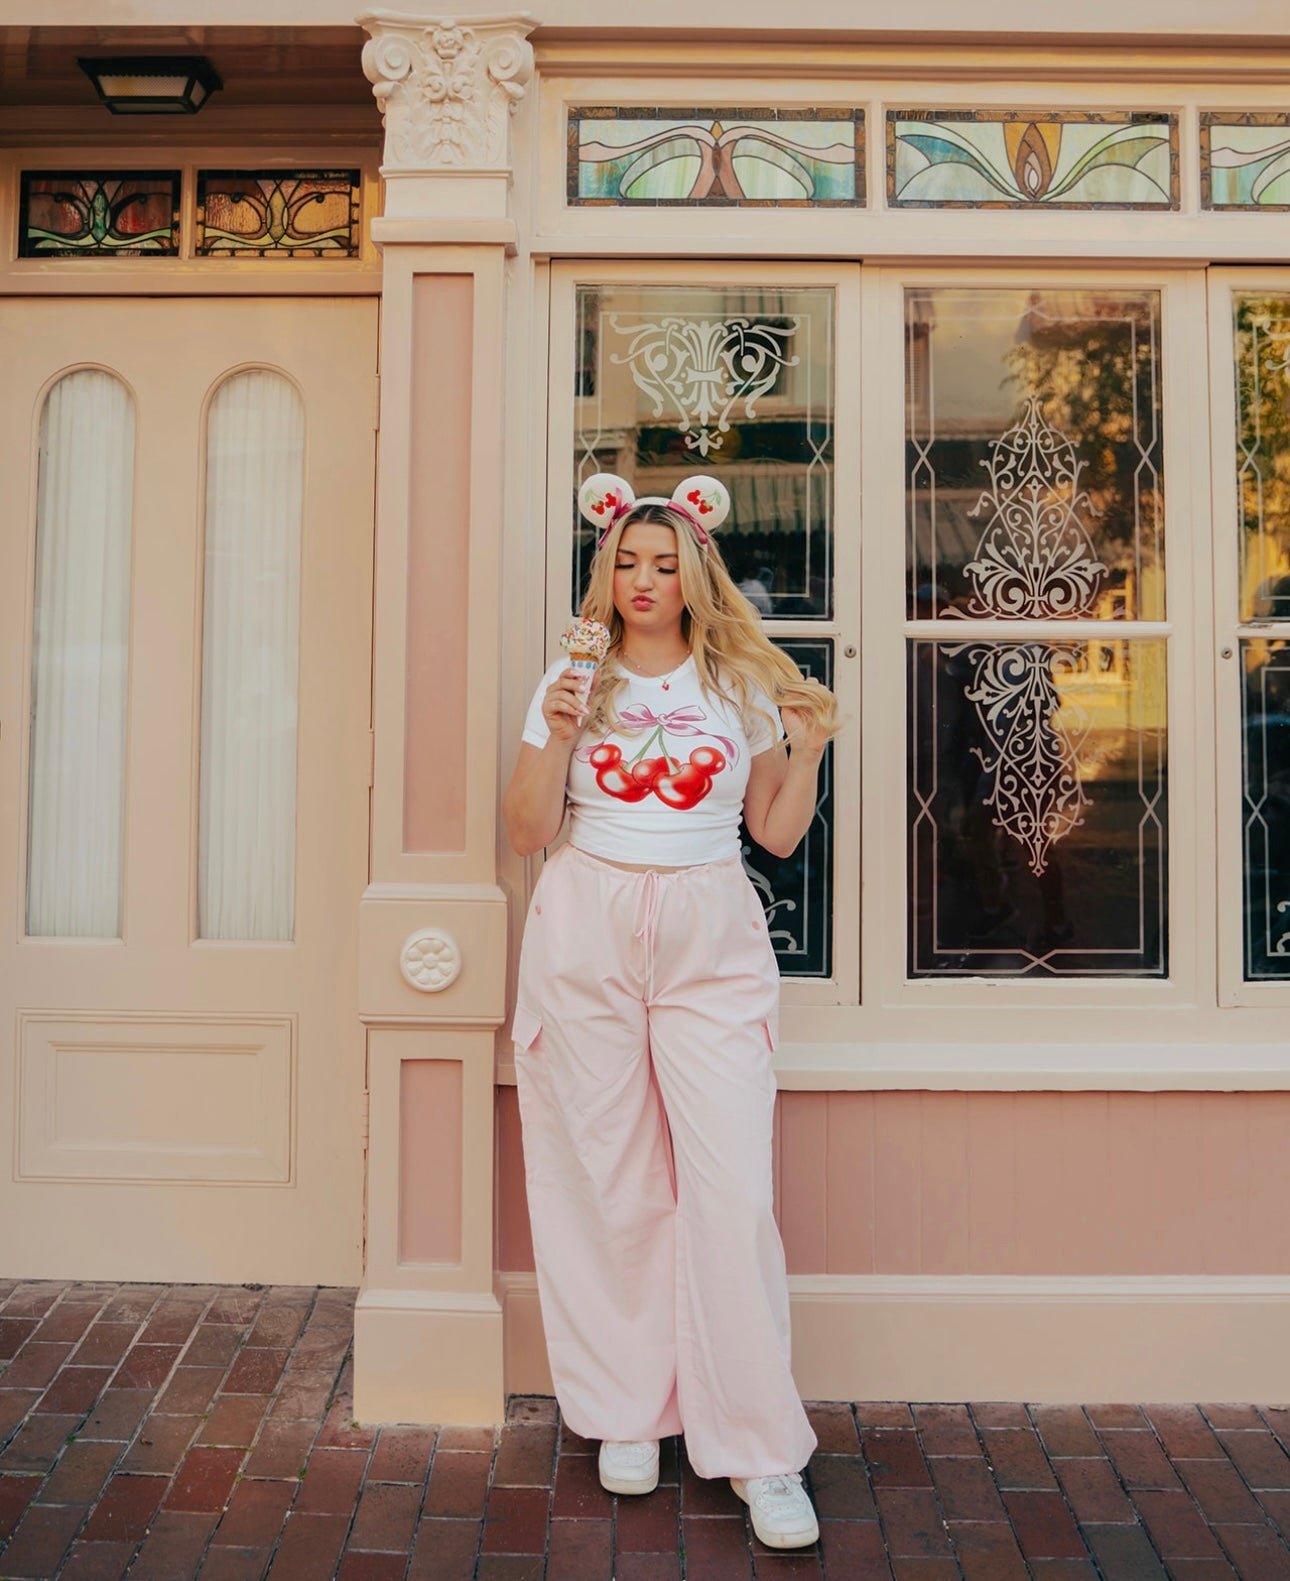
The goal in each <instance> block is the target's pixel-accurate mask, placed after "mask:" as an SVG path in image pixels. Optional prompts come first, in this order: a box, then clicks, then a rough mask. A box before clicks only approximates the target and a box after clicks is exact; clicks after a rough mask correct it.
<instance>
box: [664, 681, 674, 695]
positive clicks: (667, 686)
mask: <svg viewBox="0 0 1290 1581" xmlns="http://www.w3.org/2000/svg"><path fill="white" fill-rule="evenodd" d="M671 688H672V683H671V681H664V682H663V690H664V691H665V692H667V691H670V690H671Z"/></svg>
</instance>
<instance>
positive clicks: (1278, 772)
mask: <svg viewBox="0 0 1290 1581" xmlns="http://www.w3.org/2000/svg"><path fill="white" fill-rule="evenodd" d="M1241 658H1242V661H1243V662H1242V669H1241V673H1242V674H1243V675H1244V677H1245V687H1244V691H1243V693H1242V697H1241V722H1242V726H1243V735H1244V743H1245V748H1244V752H1243V754H1242V764H1243V768H1244V782H1245V796H1244V806H1243V808H1242V814H1243V818H1244V842H1243V844H1244V853H1245V861H1244V873H1245V975H1246V977H1248V978H1253V979H1255V980H1259V979H1267V978H1279V979H1281V980H1282V981H1285V980H1288V979H1290V641H1286V642H1268V641H1266V640H1264V639H1262V638H1260V639H1258V640H1255V641H1251V642H1242V644H1241Z"/></svg>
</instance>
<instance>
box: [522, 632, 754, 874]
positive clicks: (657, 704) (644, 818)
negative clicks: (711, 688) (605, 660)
mask: <svg viewBox="0 0 1290 1581" xmlns="http://www.w3.org/2000/svg"><path fill="white" fill-rule="evenodd" d="M568 667H569V661H568V659H567V658H564V657H561V658H559V659H557V660H556V662H555V663H554V664H552V665H551V667H550V668H549V669H548V670H547V672H546V674H545V675H544V676H543V677H542V683H541V685H540V686H539V687H538V689H537V691H536V692H534V694H533V701H532V702H531V703H530V704H529V711H528V715H527V717H526V718H525V721H524V732H523V738H522V739H523V740H525V741H527V742H528V743H529V745H530V746H535V747H539V748H541V747H544V746H545V745H546V743H547V741H548V739H549V738H550V731H549V730H548V729H547V723H546V720H545V719H544V718H543V717H542V699H543V697H544V696H545V695H546V689H547V687H548V686H550V685H551V683H552V681H554V680H555V679H556V677H557V676H559V675H561V674H562V673H563V672H564V671H565V670H566V669H568ZM665 680H666V681H667V682H668V686H667V690H666V691H664V689H663V682H664V681H665ZM749 699H750V701H751V702H752V704H753V705H754V706H756V707H759V708H762V709H764V710H765V712H766V713H767V714H768V715H769V716H770V719H771V720H773V721H774V729H773V730H772V727H771V724H770V723H769V721H768V720H764V719H761V718H759V717H758V715H756V714H753V713H751V712H750V714H749V720H748V727H747V730H745V726H744V723H743V720H742V719H741V718H740V715H739V712H738V710H737V709H735V708H734V707H733V706H732V705H731V704H729V703H726V702H724V701H723V700H722V699H721V698H719V697H712V696H704V694H703V692H702V690H701V689H700V686H699V675H698V671H697V669H696V668H695V664H694V659H693V658H692V657H691V658H689V659H687V660H686V661H685V663H684V664H683V665H682V666H681V668H680V669H679V670H676V671H675V672H674V673H673V674H672V675H670V676H656V677H646V676H640V675H628V676H627V680H626V683H625V684H624V685H623V687H622V688H621V689H620V690H619V692H618V694H617V696H616V697H615V699H614V707H615V709H616V711H617V713H618V717H619V720H620V722H621V723H622V724H623V725H624V726H625V727H627V728H625V729H624V730H622V731H611V732H609V733H608V734H600V735H596V736H589V735H588V734H587V732H586V731H584V732H583V733H582V735H581V736H580V737H579V739H578V743H577V746H576V747H575V748H574V752H573V756H572V757H571V758H570V760H569V778H568V782H567V785H566V795H567V797H568V803H569V818H570V824H569V839H570V842H571V843H572V844H573V845H575V846H577V847H578V849H579V850H581V851H586V852H588V854H589V855H591V856H602V857H606V858H608V860H609V861H611V862H649V861H655V862H658V863H659V865H660V866H664V867H684V866H687V865H689V864H691V863H698V862H718V861H720V860H722V858H724V857H729V856H738V855H739V821H740V816H741V814H742V811H743V802H744V791H745V789H746V788H747V785H748V768H749V763H750V761H751V759H752V758H754V757H756V756H757V755H758V754H759V753H761V752H765V751H767V750H769V748H771V747H773V746H774V745H775V743H776V741H777V740H783V737H784V726H783V724H782V723H781V722H780V717H779V711H778V710H777V709H776V707H775V705H774V704H773V703H772V702H771V700H770V698H769V697H767V696H766V694H765V692H763V691H762V690H761V689H760V688H759V687H755V686H754V687H752V688H751V689H750V692H749Z"/></svg>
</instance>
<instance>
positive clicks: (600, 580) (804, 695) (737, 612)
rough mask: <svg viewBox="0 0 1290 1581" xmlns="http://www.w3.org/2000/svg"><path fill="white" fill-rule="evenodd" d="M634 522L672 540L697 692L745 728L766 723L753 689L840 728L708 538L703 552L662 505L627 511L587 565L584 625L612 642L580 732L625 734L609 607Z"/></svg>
mask: <svg viewBox="0 0 1290 1581" xmlns="http://www.w3.org/2000/svg"><path fill="white" fill-rule="evenodd" d="M634 522H657V523H658V524H659V525H660V526H663V527H670V528H671V529H672V531H673V532H674V533H675V534H676V553H677V569H678V570H679V572H680V576H681V596H682V598H683V599H684V600H685V612H684V614H683V615H682V617H681V634H682V636H683V637H684V638H685V640H686V642H687V643H688V645H689V649H690V653H691V655H692V656H693V658H694V664H695V668H696V669H697V670H698V672H699V685H700V687H701V689H702V690H703V691H704V692H707V693H709V694H715V695H716V696H718V697H720V698H723V699H724V700H725V701H726V702H727V703H730V704H731V705H732V706H733V707H734V708H736V709H737V710H738V712H739V714H740V716H741V717H742V718H743V719H744V720H745V722H747V720H748V716H749V714H750V713H755V714H758V715H760V716H762V717H763V718H765V717H766V715H765V710H764V709H761V708H757V707H756V705H755V704H754V703H753V702H752V696H751V694H752V689H753V687H754V686H759V687H760V688H761V690H762V691H763V692H765V694H766V696H767V697H769V698H770V700H771V702H772V703H774V704H775V706H776V708H800V709H801V710H802V711H803V712H804V713H805V714H807V715H808V716H809V717H810V719H811V720H812V721H813V722H814V723H815V724H817V725H818V726H819V727H820V728H821V729H823V730H824V731H825V733H826V734H827V735H830V736H832V735H835V734H836V733H837V731H838V730H839V729H840V728H841V722H840V721H839V719H838V708H837V701H836V699H835V698H834V696H833V693H832V692H830V691H829V690H828V689H827V688H826V687H823V686H817V685H814V684H813V683H811V682H808V681H806V680H805V679H804V678H803V676H802V673H801V671H800V670H799V669H798V668H797V666H796V665H795V664H794V663H793V661H792V659H790V658H789V657H788V655H787V654H786V653H783V652H781V650H780V649H779V648H777V647H776V646H775V645H774V643H772V642H771V640H770V639H769V637H767V636H766V633H765V632H764V631H763V630H762V623H761V616H760V615H759V614H758V612H757V610H756V608H755V607H754V606H753V605H752V604H751V603H750V602H749V601H748V599H746V598H745V597H744V595H743V594H742V593H741V592H740V591H739V589H738V588H737V587H736V586H735V584H734V582H733V580H732V579H731V576H730V572H729V571H728V570H727V569H726V564H725V561H724V560H723V559H722V558H721V553H720V551H719V550H718V548H717V545H716V542H715V540H713V539H711V538H710V539H709V540H708V543H707V545H706V547H700V545H699V543H698V541H697V540H696V538H695V536H694V527H693V525H692V524H691V522H690V520H689V518H688V517H687V516H685V515H683V514H682V513H681V512H680V511H677V510H673V509H672V507H671V506H668V505H645V506H642V507H640V508H638V509H636V510H631V511H628V512H626V513H625V514H624V515H623V516H622V517H621V518H620V519H619V520H618V521H617V522H615V523H614V525H613V527H611V528H610V530H609V534H608V536H607V537H606V538H605V541H604V543H603V544H602V545H601V547H600V548H599V549H598V550H597V552H596V555H595V557H594V558H593V560H592V562H591V573H590V580H589V582H588V584H587V593H586V596H585V598H584V599H583V601H582V618H583V619H584V620H598V621H600V622H601V623H602V624H604V625H605V626H607V627H608V628H609V638H610V641H609V652H608V654H607V655H606V657H605V661H604V663H603V664H602V665H601V667H600V675H599V677H598V680H597V683H596V689H595V692H594V693H593V694H592V698H591V706H590V707H589V709H588V711H587V717H586V720H585V721H584V729H586V730H589V731H592V732H593V733H594V732H596V731H605V730H611V729H612V730H618V731H622V729H623V727H622V725H621V723H620V721H619V719H618V711H617V709H616V708H615V706H614V699H615V698H616V697H617V695H618V693H619V691H621V689H622V687H623V686H624V685H625V684H626V682H627V680H628V674H627V671H626V670H624V669H623V667H622V664H621V662H620V660H619V652H620V650H621V647H622V640H623V622H622V617H621V616H620V615H619V613H618V611H617V610H616V609H615V608H614V563H615V561H616V560H617V558H618V549H619V544H620V542H621V540H622V536H623V533H624V532H625V531H626V529H627V528H628V527H630V526H631V525H632V524H633V523H634ZM727 688H730V690H727ZM767 723H769V724H773V723H774V721H773V720H767ZM627 733H630V732H627Z"/></svg>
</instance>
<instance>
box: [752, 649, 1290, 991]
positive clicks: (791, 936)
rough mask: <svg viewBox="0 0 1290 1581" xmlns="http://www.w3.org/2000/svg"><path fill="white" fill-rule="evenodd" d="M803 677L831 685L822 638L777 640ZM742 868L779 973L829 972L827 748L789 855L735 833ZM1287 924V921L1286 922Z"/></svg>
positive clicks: (813, 974) (830, 837)
mask: <svg viewBox="0 0 1290 1581" xmlns="http://www.w3.org/2000/svg"><path fill="white" fill-rule="evenodd" d="M777 646H778V647H781V648H782V649H783V650H784V652H785V653H787V654H788V656H789V658H790V659H792V661H793V663H794V664H796V665H797V667H798V669H800V670H801V672H802V674H803V675H809V676H811V677H812V678H813V679H815V680H817V681H819V682H820V683H821V684H822V685H824V686H828V687H832V685H833V643H832V641H831V640H830V639H828V638H821V637H801V638H797V639H793V638H789V637H783V638H780V639H779V641H778V643H777ZM741 842H742V845H743V853H744V871H745V872H746V873H747V874H748V877H749V878H750V879H751V880H752V883H753V887H754V888H755V889H756V891H757V894H758V896H759V897H760V899H761V903H762V907H763V909H764V910H765V912H766V922H767V925H768V927H769V929H770V941H771V943H772V944H773V945H774V946H775V954H776V956H777V957H778V959H779V970H780V975H781V976H783V977H827V976H828V975H829V974H830V972H831V971H832V970H833V749H832V747H831V746H829V747H826V748H825V752H824V758H823V761H822V762H821V764H820V778H819V795H818V797H817V800H816V803H815V816H814V818H813V819H812V820H811V826H810V828H809V829H808V830H807V831H806V834H805V835H804V836H803V837H802V842H801V844H800V845H799V846H798V848H797V850H796V851H794V852H793V854H792V855H791V856H772V855H771V853H770V852H769V851H766V850H763V849H762V847H761V846H759V845H757V844H755V843H754V841H753V838H752V836H751V835H750V834H749V833H748V831H747V829H743V830H742V831H741ZM1288 926H1290V924H1288Z"/></svg>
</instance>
